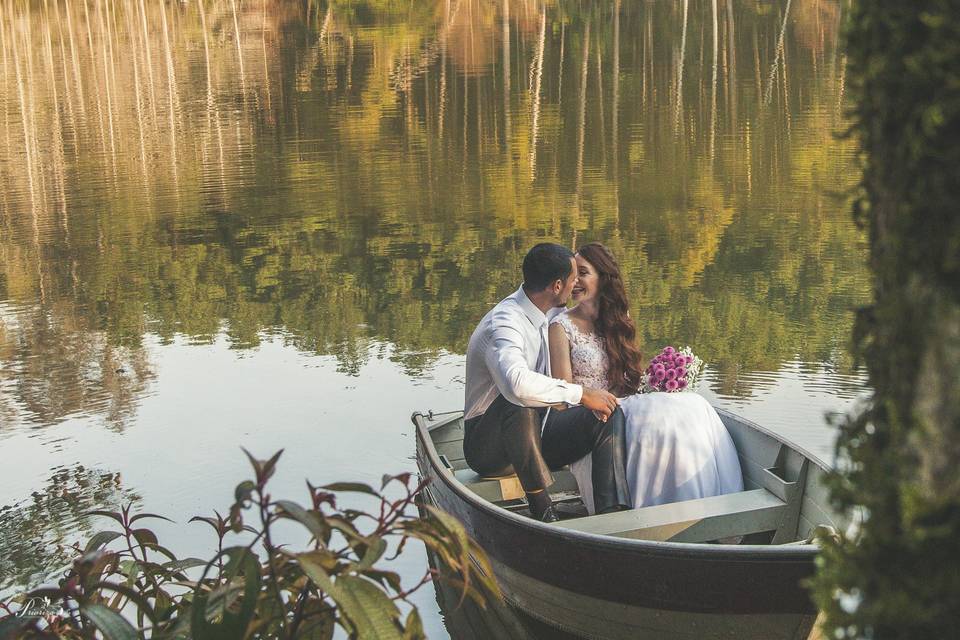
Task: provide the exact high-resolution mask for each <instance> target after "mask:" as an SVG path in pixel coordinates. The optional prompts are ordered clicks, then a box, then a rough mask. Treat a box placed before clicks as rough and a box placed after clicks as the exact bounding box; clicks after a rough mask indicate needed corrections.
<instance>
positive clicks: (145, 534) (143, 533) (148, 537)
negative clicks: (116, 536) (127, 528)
mask: <svg viewBox="0 0 960 640" xmlns="http://www.w3.org/2000/svg"><path fill="white" fill-rule="evenodd" d="M130 534H131V535H132V536H133V537H134V538H135V539H136V541H137V542H139V543H140V546H141V547H145V546H146V545H148V544H157V534H155V533H154V532H153V531H150V529H134V530H133V531H131V532H130Z"/></svg>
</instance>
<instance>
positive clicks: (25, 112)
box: [7, 5, 36, 217]
mask: <svg viewBox="0 0 960 640" xmlns="http://www.w3.org/2000/svg"><path fill="white" fill-rule="evenodd" d="M7 9H8V11H9V12H10V17H9V18H8V20H9V23H10V24H11V25H16V20H15V15H14V13H13V6H12V5H7ZM10 43H11V45H12V47H11V49H12V50H13V70H14V73H15V74H16V78H17V97H18V98H19V99H20V124H21V126H22V127H23V150H24V155H25V156H26V164H27V185H28V186H29V188H30V202H31V203H33V205H34V206H33V210H34V217H36V202H35V195H34V194H35V188H34V176H33V145H32V144H31V135H30V123H29V122H28V118H29V117H30V113H31V112H30V109H29V108H28V106H27V96H26V91H25V90H24V80H23V71H22V70H21V68H20V53H19V49H20V47H19V44H18V42H17V31H16V27H15V26H11V29H10ZM27 53H28V54H29V49H28V50H27Z"/></svg>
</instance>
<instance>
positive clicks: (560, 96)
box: [557, 23, 567, 111]
mask: <svg viewBox="0 0 960 640" xmlns="http://www.w3.org/2000/svg"><path fill="white" fill-rule="evenodd" d="M566 39H567V25H566V24H563V23H561V24H560V68H559V69H558V70H557V110H558V111H559V110H560V105H561V104H563V54H564V51H563V47H564V45H565V44H566Z"/></svg>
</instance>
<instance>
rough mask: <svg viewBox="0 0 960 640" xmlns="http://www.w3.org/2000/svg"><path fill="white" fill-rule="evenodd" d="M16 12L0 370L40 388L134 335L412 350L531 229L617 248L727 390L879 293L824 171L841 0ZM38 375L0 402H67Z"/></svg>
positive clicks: (491, 295) (650, 325) (836, 159)
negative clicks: (382, 343)
mask: <svg viewBox="0 0 960 640" xmlns="http://www.w3.org/2000/svg"><path fill="white" fill-rule="evenodd" d="M2 12H3V19H2V21H0V25H2V29H0V36H2V41H0V45H2V46H0V48H2V52H3V58H2V77H0V87H2V91H0V112H2V116H3V122H2V125H0V126H2V130H3V133H2V144H3V146H2V151H0V175H2V177H3V184H4V189H3V190H2V195H0V221H2V230H0V255H2V256H3V260H2V266H0V269H2V273H0V277H2V279H0V302H2V301H3V300H6V301H7V304H5V306H4V308H3V313H2V314H0V322H2V326H3V331H2V333H0V336H2V338H3V341H4V343H3V345H2V347H0V348H2V353H4V358H3V360H2V362H3V367H2V372H3V373H2V375H3V377H4V378H6V382H2V384H4V387H5V389H13V388H14V387H19V388H31V387H32V386H36V383H35V380H37V379H39V378H40V377H43V378H44V379H45V384H47V385H48V386H52V387H57V386H58V383H57V382H56V378H57V376H56V375H54V376H51V375H50V372H52V371H54V370H56V371H61V372H62V371H65V370H69V371H72V373H69V374H64V375H60V378H67V380H65V381H64V382H63V383H62V388H59V391H61V393H48V394H46V395H48V396H50V397H54V396H62V397H70V396H83V395H84V392H77V391H76V389H77V388H78V387H82V386H83V385H84V384H86V383H88V382H89V383H90V384H92V385H94V386H98V385H99V386H102V387H104V388H108V387H109V386H110V384H111V383H110V381H109V379H108V378H109V376H108V375H107V374H108V372H109V371H110V370H111V369H113V370H117V369H119V368H121V367H114V364H113V360H115V359H118V358H121V359H122V358H126V357H129V358H133V359H135V360H137V361H138V362H140V363H141V365H139V368H137V367H131V368H132V369H135V370H137V371H138V375H137V376H135V378H136V380H135V382H134V383H133V384H132V385H131V386H130V389H128V390H127V391H125V392H124V393H126V394H127V396H128V397H132V396H135V395H136V392H137V391H136V390H137V389H142V388H143V385H144V384H145V383H146V381H147V380H148V379H149V364H148V360H149V358H148V356H147V355H146V354H143V353H137V350H138V349H140V344H141V339H142V336H143V334H144V332H147V331H151V332H156V333H157V334H159V335H160V336H163V337H164V338H165V339H168V340H169V339H171V338H172V337H173V336H174V335H176V334H187V335H189V336H192V337H194V338H195V339H197V340H201V341H208V340H210V339H212V338H213V336H215V335H216V334H217V333H219V332H220V331H221V330H224V331H226V332H227V334H228V335H229V336H230V338H231V340H232V342H233V343H234V344H235V345H236V346H238V347H244V346H250V345H255V344H257V343H258V341H259V339H260V336H261V333H262V332H263V331H268V330H274V329H279V330H282V331H284V332H287V333H288V334H290V335H291V336H292V340H293V341H294V342H296V343H297V344H299V345H300V346H301V347H302V348H304V349H307V350H310V351H316V352H318V353H334V354H336V355H338V356H340V357H341V358H342V359H344V360H345V361H350V360H351V358H353V357H355V354H356V353H357V352H362V351H363V347H362V343H363V341H364V340H365V339H366V338H367V336H368V335H369V334H372V335H373V336H376V337H378V338H383V339H386V340H389V341H391V342H393V343H395V344H396V345H398V346H399V347H400V348H401V350H406V351H408V352H410V353H411V354H413V353H417V354H418V355H417V356H416V357H415V358H414V357H412V356H411V361H412V362H413V369H412V371H413V372H414V373H415V371H416V367H417V365H416V362H418V361H422V360H423V352H424V351H426V352H428V353H429V352H433V353H439V352H440V350H444V349H445V350H452V351H462V349H463V345H464V342H465V340H466V337H467V336H468V334H469V332H470V330H471V329H472V326H473V322H474V320H475V319H476V318H477V317H479V316H480V315H481V314H482V312H483V310H484V309H485V308H486V307H487V306H488V305H489V304H491V303H492V302H494V301H495V300H497V299H498V297H499V296H501V295H502V294H503V293H504V292H506V291H508V290H509V289H511V288H512V287H513V286H514V285H515V281H516V280H517V275H516V274H517V264H518V260H519V258H520V257H521V256H522V253H523V251H524V250H525V248H526V247H527V246H529V245H531V244H532V243H534V242H535V241H538V240H540V239H544V238H551V239H556V240H559V241H562V242H566V243H570V244H576V243H578V242H582V241H586V240H593V239H600V240H603V241H605V242H607V243H608V244H609V245H611V246H612V248H613V249H614V251H615V252H616V254H617V255H618V256H619V258H620V260H621V263H622V265H623V267H624V271H625V274H626V277H627V280H628V285H629V293H630V297H631V299H632V302H633V305H634V314H635V316H636V317H637V319H638V322H639V325H640V327H641V330H642V339H643V342H644V346H645V348H646V349H647V350H652V349H654V348H656V347H657V346H658V345H660V344H661V343H663V342H667V341H674V342H682V343H687V342H689V343H691V344H693V345H695V347H696V348H697V349H698V351H700V352H701V353H702V355H703V356H704V357H705V359H706V360H707V361H708V362H710V363H712V364H713V366H714V370H715V377H714V379H713V380H712V385H713V387H714V389H715V390H716V391H717V392H718V393H722V394H726V395H733V396H743V395H749V393H750V388H751V386H750V384H749V382H748V380H749V379H750V375H745V374H751V373H752V372H764V371H769V372H775V371H777V370H778V368H779V367H780V366H781V365H782V364H783V363H785V362H788V361H793V360H799V361H800V362H814V363H822V362H829V363H835V364H836V363H839V364H842V363H844V362H846V355H845V354H846V349H845V346H844V345H845V340H846V336H847V334H848V333H849V327H850V316H849V313H848V312H849V310H850V309H851V308H852V307H854V306H855V305H856V304H858V303H859V302H861V301H862V300H863V299H864V298H865V295H866V293H867V289H866V283H865V276H864V269H863V267H862V266H861V264H862V262H863V256H864V254H863V249H862V238H861V235H860V234H859V233H858V232H857V231H856V230H855V229H854V227H853V225H852V224H851V223H850V222H849V216H848V214H847V212H846V209H845V205H844V204H843V201H842V200H841V199H838V198H836V197H834V196H832V195H831V194H836V193H843V192H844V191H845V190H847V189H849V188H850V186H851V185H852V184H853V183H854V182H855V179H854V177H853V174H854V172H853V168H852V164H851V143H850V142H849V141H840V140H838V139H836V137H835V133H836V132H837V131H839V130H841V129H842V128H843V125H844V123H843V116H842V111H843V66H844V62H843V58H842V55H841V53H840V52H839V50H838V48H837V29H838V26H839V22H840V19H841V12H842V11H841V5H840V4H839V3H837V2H829V1H808V2H803V1H800V0H791V1H789V2H785V3H780V4H776V3H773V4H768V3H763V4H755V3H742V2H736V1H734V0H728V1H713V0H711V1H709V2H689V0H685V1H684V2H677V3H656V4H634V3H626V4H623V3H621V2H616V3H613V4H611V3H572V2H547V3H538V2H530V1H527V2H523V1H521V2H510V1H507V0H497V1H492V0H489V1H480V0H460V1H451V2H447V1H446V0H441V1H439V2H435V3H414V4H412V5H410V6H409V7H407V6H406V5H404V7H403V8H400V7H399V6H395V5H394V4H392V3H378V2H374V1H372V0H371V1H370V2H360V3H345V2H328V3H312V2H308V3H290V2H271V1H268V0H264V1H262V2H242V3H241V2H235V1H234V0H205V1H203V2H189V3H179V4H167V3H162V2H159V3H158V2H149V1H146V0H138V1H137V2H129V3H121V2H113V1H110V0H91V1H88V2H85V3H68V2H48V3H44V4H38V3H10V2H7V3H4V4H3V5H2ZM363 327H368V329H364V328H363ZM358 341H359V342H358ZM84 342H87V343H88V344H86V345H84V347H83V348H79V349H73V348H72V347H68V346H66V345H71V344H74V343H77V344H82V343H84ZM41 343H42V344H43V345H44V347H43V348H41V347H39V346H38V345H40V344H41ZM58 344H59V345H63V346H60V347H57V346H53V345H58ZM358 345H360V346H358ZM118 348H123V349H125V350H126V351H125V352H124V353H123V354H120V355H118V353H117V352H115V350H116V349H118ZM65 350H66V351H70V352H71V354H72V355H71V357H69V358H64V357H62V352H64V351H65ZM131 354H132V355H131ZM28 362H29V363H40V364H35V365H34V364H31V365H30V366H25V364H24V363H28ZM81 371H84V372H83V373H81ZM90 371H97V372H99V373H95V374H93V375H92V376H91V374H90ZM11 379H14V380H16V381H18V382H16V383H15V384H14V383H12V382H10V380H11ZM28 395H29V394H26V393H21V392H18V391H13V394H12V396H9V397H6V398H5V400H4V402H3V403H0V405H2V406H3V407H4V408H3V409H0V411H4V412H5V414H4V415H8V416H9V415H11V414H18V415H19V420H26V421H28V422H41V423H43V422H49V421H51V420H56V419H57V416H62V415H67V414H68V413H69V412H71V411H75V410H78V409H81V408H82V406H83V402H80V403H79V404H78V405H76V406H73V405H71V407H70V408H69V409H67V408H64V409H57V408H54V407H49V408H46V409H42V410H41V409H37V408H30V409H28V408H26V406H27V405H35V404H36V400H32V399H30V398H28V397H26V396H28ZM40 395H43V394H34V396H35V397H39V396H40ZM121 395H122V394H121ZM5 396H6V394H5ZM13 406H18V407H20V409H15V408H11V407H13ZM129 411H132V409H130V410H128V413H129Z"/></svg>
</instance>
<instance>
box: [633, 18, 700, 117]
mask: <svg viewBox="0 0 960 640" xmlns="http://www.w3.org/2000/svg"><path fill="white" fill-rule="evenodd" d="M689 4H690V0H683V30H682V32H681V35H680V60H679V61H678V63H677V106H676V108H675V109H674V115H673V130H674V133H680V116H681V115H682V112H683V61H684V58H685V57H686V55H687V9H688V5H689ZM648 11H651V10H650V9H648ZM647 26H648V33H649V34H650V37H652V35H653V32H652V31H651V30H650V29H649V26H650V23H648V25H647ZM650 46H651V47H652V46H653V43H651V45H650ZM651 52H652V49H651ZM650 65H651V67H652V66H653V61H652V60H651V62H650ZM650 75H651V77H653V73H652V72H651V74H650ZM643 92H644V94H646V92H647V86H646V83H644V86H643Z"/></svg>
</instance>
